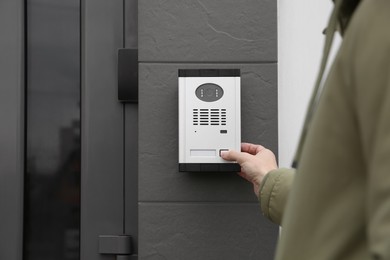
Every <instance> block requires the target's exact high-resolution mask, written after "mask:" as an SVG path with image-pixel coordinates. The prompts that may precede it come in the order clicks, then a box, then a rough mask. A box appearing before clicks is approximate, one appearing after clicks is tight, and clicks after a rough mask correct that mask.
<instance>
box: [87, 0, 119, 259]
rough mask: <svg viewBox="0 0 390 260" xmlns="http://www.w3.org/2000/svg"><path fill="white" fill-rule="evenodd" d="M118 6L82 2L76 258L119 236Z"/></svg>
mask: <svg viewBox="0 0 390 260" xmlns="http://www.w3.org/2000/svg"><path fill="white" fill-rule="evenodd" d="M123 42H124V40H123V1H122V0H110V1H107V0H83V1H82V98H81V105H82V117H81V118H82V132H81V133H82V134H81V140H82V168H81V169H82V179H81V184H82V186H81V187H82V189H81V205H82V209H81V259H82V260H90V259H115V256H113V255H99V253H98V236H99V235H121V234H123V233H124V215H123V214H124V208H123V205H124V200H123V199H124V190H123V181H124V180H123V176H124V175H123V173H124V158H123V150H124V137H123V127H124V123H123V118H124V117H123V105H122V104H121V103H119V102H118V99H117V88H116V86H117V65H116V64H117V50H118V49H119V48H123Z"/></svg>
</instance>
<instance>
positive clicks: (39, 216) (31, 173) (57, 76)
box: [23, 0, 81, 260]
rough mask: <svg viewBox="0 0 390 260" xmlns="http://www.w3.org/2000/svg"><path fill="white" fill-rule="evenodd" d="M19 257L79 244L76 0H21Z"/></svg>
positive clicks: (62, 256)
mask: <svg viewBox="0 0 390 260" xmlns="http://www.w3.org/2000/svg"><path fill="white" fill-rule="evenodd" d="M26 21H27V22H26V57H27V58H26V59H27V60H26V64H27V67H26V69H27V70H26V107H27V111H26V170H25V188H24V189H25V191H24V192H25V207H24V211H25V213H24V257H23V259H26V260H35V259H37V260H38V259H39V260H46V259H48V260H49V259H50V260H53V259H55V260H76V259H79V258H80V257H79V255H80V253H79V251H80V242H79V241H80V157H81V156H80V1H79V0H67V1H62V0H27V1H26Z"/></svg>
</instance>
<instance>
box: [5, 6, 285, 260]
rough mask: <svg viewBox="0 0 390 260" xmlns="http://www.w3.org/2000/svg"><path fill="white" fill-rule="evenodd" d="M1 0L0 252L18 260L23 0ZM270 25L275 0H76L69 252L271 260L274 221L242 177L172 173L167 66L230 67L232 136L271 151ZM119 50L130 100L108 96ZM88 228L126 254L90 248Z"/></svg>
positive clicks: (174, 115) (174, 143) (173, 120)
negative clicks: (124, 55) (133, 69)
mask: <svg viewBox="0 0 390 260" xmlns="http://www.w3.org/2000/svg"><path fill="white" fill-rule="evenodd" d="M5 2H6V3H7V4H3V3H2V4H0V7H1V8H0V17H1V18H0V19H2V20H3V19H7V21H3V22H2V23H0V28H2V29H3V27H4V29H5V32H8V34H9V35H10V38H1V39H0V55H1V57H2V59H0V70H1V74H2V75H3V73H5V74H4V75H7V76H8V77H3V76H2V77H0V81H1V88H0V93H1V95H0V99H1V102H0V115H1V122H2V124H3V125H2V127H1V128H0V140H1V143H2V145H1V146H0V154H1V155H2V156H0V160H1V163H0V167H1V168H0V179H1V183H0V185H1V189H0V192H1V195H2V196H1V197H0V203H1V204H0V207H1V208H2V209H5V208H7V210H6V214H4V213H3V211H4V210H2V211H1V212H2V214H1V216H2V218H0V220H1V221H0V230H2V232H0V233H1V237H2V238H3V241H5V240H6V239H7V241H10V243H8V244H7V245H4V244H3V245H2V246H0V258H1V259H11V260H13V259H15V260H21V259H22V253H21V251H22V248H23V247H22V230H23V225H22V220H23V200H22V198H23V190H22V187H23V164H24V162H23V153H24V152H23V142H24V140H23V132H24V126H23V122H24V114H23V102H24V101H23V99H24V95H23V89H24V82H23V66H24V63H23V59H24V58H23V57H24V56H23V1H15V0H6V1H5ZM3 5H4V6H3ZM4 7H6V8H5V9H4ZM5 14H7V15H5ZM276 22H277V3H276V1H255V0H246V1H234V0H226V1H223V2H221V1H217V0H210V1H200V0H185V1H181V0H165V1H156V0H142V1H138V3H137V1H134V0H124V1H123V0H110V1H106V0H82V1H81V119H82V121H81V129H82V132H81V145H82V146H81V233H80V236H81V237H80V240H81V241H80V242H81V247H80V259H82V260H90V259H102V260H103V259H137V258H138V259H157V260H158V259H169V260H175V259H178V260H181V259H183V260H192V259H202V260H203V259H210V260H214V259H224V260H225V259H226V260H229V259H231V260H236V259H272V258H273V254H274V249H275V245H276V240H277V235H278V227H277V226H276V225H273V224H271V223H270V222H269V221H268V220H266V219H265V218H264V217H262V216H261V213H260V208H259V205H258V201H257V198H256V197H255V195H254V194H253V191H252V187H251V184H249V183H248V182H246V181H244V180H243V179H241V178H240V177H239V176H238V175H237V174H234V173H233V174H232V173H183V172H179V171H178V100H177V98H178V79H177V73H178V69H193V68H194V69H198V68H218V69H219V68H237V69H240V70H241V80H242V81H241V95H242V141H246V142H253V143H261V144H263V145H264V146H266V147H269V148H270V149H272V150H273V151H275V152H277V149H278V139H277V137H278V132H277V129H278V126H277V122H278V120H277V24H276ZM8 41H11V42H8ZM10 46H11V47H10ZM120 48H138V51H139V55H138V59H139V74H138V75H139V102H138V104H125V103H120V102H118V99H117V81H118V79H117V70H118V68H117V52H118V49H120ZM5 50H7V51H5ZM8 50H11V52H8ZM5 55H11V56H13V57H16V59H11V58H10V57H8V56H7V57H6V56H5ZM3 57H4V58H3ZM5 59H8V60H12V62H11V63H9V62H7V63H5V62H4V60H5ZM4 111H10V112H9V113H4ZM3 155H4V156H3ZM6 155H7V156H6ZM4 158H10V159H4ZM5 182H6V183H7V184H5ZM5 198H7V199H5ZM11 200H12V201H11ZM3 230H4V232H3ZM15 230H16V231H15ZM99 235H130V236H131V237H132V240H133V248H134V251H133V256H120V257H118V258H116V256H114V255H108V254H100V253H99V246H98V244H99V238H98V237H99Z"/></svg>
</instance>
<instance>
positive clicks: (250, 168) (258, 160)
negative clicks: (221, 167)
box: [221, 143, 278, 196]
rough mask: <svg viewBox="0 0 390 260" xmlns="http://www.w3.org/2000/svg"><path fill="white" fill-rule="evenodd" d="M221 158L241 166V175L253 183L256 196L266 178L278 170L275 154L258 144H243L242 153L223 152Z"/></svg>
mask: <svg viewBox="0 0 390 260" xmlns="http://www.w3.org/2000/svg"><path fill="white" fill-rule="evenodd" d="M221 157H222V158H223V159H224V160H227V161H237V162H238V163H239V164H240V166H241V172H240V173H239V175H240V176H241V177H243V178H244V179H246V180H248V181H250V182H252V184H253V188H254V192H255V194H256V196H257V195H258V192H259V190H260V184H261V182H262V180H263V178H264V176H265V175H267V173H269V172H270V171H272V170H275V169H277V168H278V165H277V163H276V158H275V155H274V153H273V152H272V151H271V150H269V149H266V148H265V147H263V146H261V145H258V144H249V143H242V144H241V152H237V151H233V150H231V151H226V152H221Z"/></svg>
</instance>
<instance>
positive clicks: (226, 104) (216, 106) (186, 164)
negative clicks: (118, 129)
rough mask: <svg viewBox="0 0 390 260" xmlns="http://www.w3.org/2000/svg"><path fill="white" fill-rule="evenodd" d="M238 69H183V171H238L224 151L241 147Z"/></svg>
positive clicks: (180, 139) (180, 138)
mask: <svg viewBox="0 0 390 260" xmlns="http://www.w3.org/2000/svg"><path fill="white" fill-rule="evenodd" d="M240 81H241V77H240V70H238V69H191V70H179V170H180V171H184V172H220V171H222V172H237V171H240V166H239V165H238V164H237V163H232V162H227V161H225V160H223V159H222V158H221V157H220V153H221V151H224V150H237V151H239V150H240V146H241V95H240V88H241V86H240V85H241V83H240Z"/></svg>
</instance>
